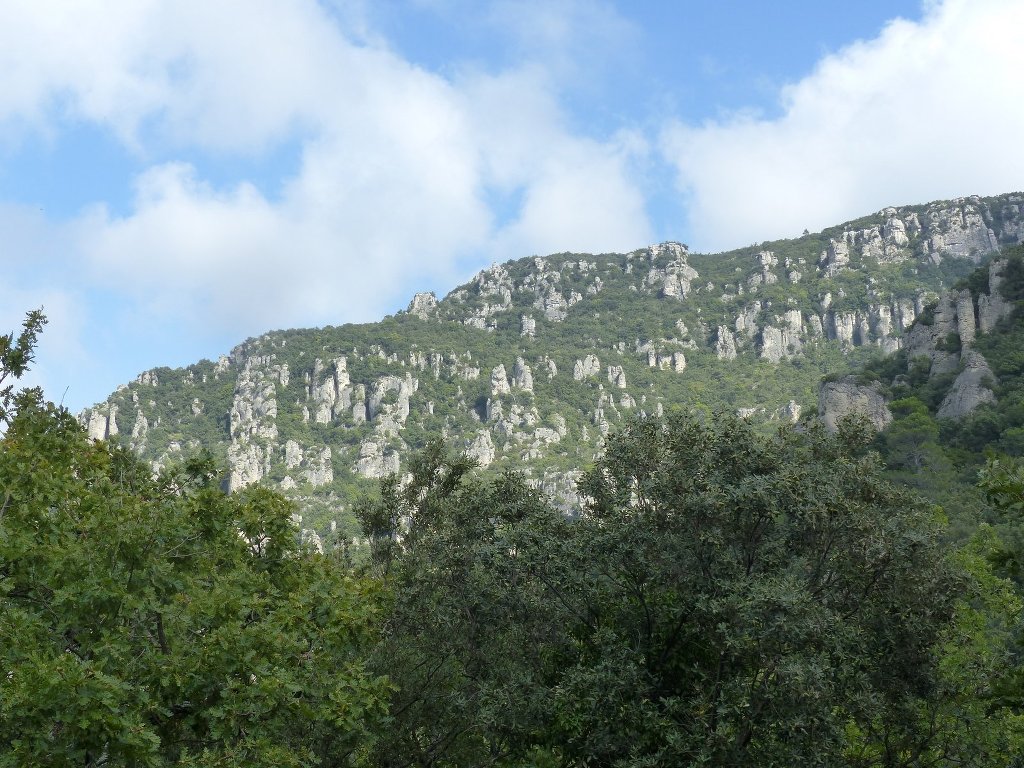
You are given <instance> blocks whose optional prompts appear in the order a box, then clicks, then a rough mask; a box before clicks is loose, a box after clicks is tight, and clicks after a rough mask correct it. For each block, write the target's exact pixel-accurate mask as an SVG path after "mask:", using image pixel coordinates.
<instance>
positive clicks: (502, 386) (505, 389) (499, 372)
mask: <svg viewBox="0 0 1024 768" xmlns="http://www.w3.org/2000/svg"><path fill="white" fill-rule="evenodd" d="M511 391H512V387H511V386H509V383H508V374H507V373H506V372H505V365H504V363H498V365H497V366H495V367H494V369H492V370H491V397H498V396H500V395H507V394H509V393H510V392H511Z"/></svg>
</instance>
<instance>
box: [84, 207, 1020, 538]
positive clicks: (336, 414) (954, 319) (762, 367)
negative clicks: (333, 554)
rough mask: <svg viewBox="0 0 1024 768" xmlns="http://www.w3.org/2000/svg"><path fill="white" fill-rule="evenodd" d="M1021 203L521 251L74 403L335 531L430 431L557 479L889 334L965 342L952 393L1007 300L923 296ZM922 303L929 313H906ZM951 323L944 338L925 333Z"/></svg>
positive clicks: (1013, 233) (984, 248)
mask: <svg viewBox="0 0 1024 768" xmlns="http://www.w3.org/2000/svg"><path fill="white" fill-rule="evenodd" d="M1022 205H1024V195H1020V194H1010V195H1002V196H999V197H994V198H978V197H972V198H964V199H959V200H954V201H947V202H937V203H931V204H928V205H923V206H911V207H904V208H887V209H885V210H883V211H881V212H879V213H877V214H874V215H872V216H868V217H865V218H862V219H858V220H856V221H853V222H849V223H847V224H843V225H840V226H837V227H833V228H830V229H827V230H825V231H823V232H821V233H816V234H807V235H805V236H803V237H801V238H799V239H795V240H782V241H776V242H765V243H761V244H760V245H753V246H750V247H748V248H743V249H739V250H735V251H730V252H728V253H721V254H698V253H691V252H689V250H688V249H687V247H686V246H685V245H682V244H680V243H662V244H659V245H654V246H650V247H646V248H641V249H639V250H636V251H633V252H632V253H627V254H617V253H609V254H596V255H595V254H557V255H552V256H547V257H544V258H526V259H520V260H518V261H513V262H509V263H506V264H501V265H495V266H492V267H490V268H489V269H485V270H483V271H482V272H480V273H479V274H478V275H477V276H476V277H475V278H474V279H473V280H472V281H471V282H470V283H468V284H466V285H463V286H460V287H458V288H456V289H455V290H453V291H452V292H451V293H449V294H448V295H447V296H446V297H445V298H444V299H443V300H440V301H438V300H437V299H436V297H434V296H433V295H432V294H417V295H416V296H415V297H414V298H413V299H412V301H411V302H410V304H409V307H408V309H407V310H406V311H405V312H401V313H398V314H397V315H395V316H391V317H387V318H385V319H383V320H382V321H381V322H378V323H372V324H364V325H344V326H338V327H326V328H318V329H304V330H285V331H273V332H270V333H267V334H264V335H263V336H260V337H258V338H255V339H249V340H247V341H245V342H244V343H242V344H240V345H239V346H237V347H236V348H235V349H233V350H232V351H231V353H230V354H228V355H225V356H223V357H221V358H220V359H219V360H217V361H216V362H211V361H206V360H204V361H200V362H198V363H196V364H195V365H191V366H189V367H187V368H184V369H168V368H158V369H155V370H151V371H146V372H144V373H142V374H140V375H139V377H138V378H137V379H136V380H135V381H133V382H131V383H130V384H127V385H123V386H122V387H120V388H119V389H118V391H117V392H115V393H114V394H112V395H111V396H110V397H109V398H108V399H107V400H106V401H105V402H104V403H101V404H99V405H97V406H95V407H93V408H91V409H88V410H87V411H85V412H84V413H83V414H82V416H81V418H82V420H83V423H85V424H86V425H87V426H88V429H89V432H90V434H91V436H93V437H94V438H97V439H103V438H107V439H110V438H114V437H115V436H116V437H117V439H120V440H123V441H125V442H126V443H127V444H129V445H131V446H132V448H134V449H135V450H136V451H138V452H139V453H140V454H141V455H142V456H143V457H145V458H146V459H147V460H149V461H151V462H153V464H154V466H160V465H162V464H165V463H166V462H168V461H171V460H173V459H175V458H176V457H177V456H179V455H181V454H182V453H183V452H186V451H189V450H191V449H194V448H197V447H200V446H204V447H207V448H209V449H210V450H212V451H213V452H214V453H215V454H216V455H217V456H219V457H220V459H221V460H222V461H223V462H224V464H225V467H226V468H227V481H226V482H227V485H228V487H229V488H230V489H237V488H239V487H241V486H244V485H246V484H248V483H253V482H264V483H268V484H270V485H272V486H274V487H277V488H280V489H282V490H284V491H285V492H287V493H288V494H290V495H293V496H295V497H296V498H298V499H299V500H300V502H301V504H302V505H303V507H304V509H305V513H304V514H305V516H306V525H307V527H308V530H309V533H308V534H307V535H309V536H311V537H312V536H319V537H324V536H330V535H334V536H350V535H354V533H355V528H354V525H353V523H352V521H351V519H350V518H349V516H348V514H347V509H348V505H349V504H350V503H351V499H352V498H353V495H354V494H356V493H358V492H359V491H360V489H361V488H364V487H365V486H367V485H368V484H369V483H370V482H371V481H372V480H374V479H375V478H379V477H381V476H383V475H386V474H388V473H392V472H397V473H401V472H402V471H403V467H404V465H405V462H406V459H407V456H408V452H409V451H410V450H411V449H415V448H417V447H419V446H421V445H422V444H423V443H424V442H425V441H427V440H428V439H430V438H432V437H436V436H442V437H444V438H445V439H447V440H448V441H449V442H450V443H452V444H455V445H458V446H462V447H464V448H465V449H466V450H467V452H468V453H469V454H470V455H472V456H474V457H475V458H476V459H477V460H478V461H479V462H480V463H481V464H482V465H484V466H489V467H492V468H494V469H504V468H516V469H520V470H522V471H524V472H525V473H527V475H528V477H529V478H530V479H531V480H532V482H534V483H535V484H537V485H540V486H542V487H544V488H545V489H547V490H548V491H549V492H551V493H552V494H553V495H555V496H556V497H559V496H561V497H563V498H565V497H569V496H571V495H572V493H573V486H574V478H575V473H576V471H577V469H578V468H579V467H580V466H583V465H586V464H587V463H588V462H590V461H591V460H592V458H593V456H594V455H595V452H597V451H598V450H600V445H601V440H602V438H603V436H604V435H605V434H606V433H607V432H608V430H609V429H610V428H613V427H614V425H615V424H616V423H617V422H618V421H620V420H621V419H622V418H624V417H625V416H627V415H628V414H630V413H633V412H658V411H660V410H662V409H666V408H673V407H700V408H707V409H714V408H726V409H731V410H738V411H740V412H741V413H743V414H748V415H751V416H754V417H756V418H763V419H766V420H773V419H775V420H778V419H786V420H796V419H798V418H800V416H801V414H803V413H807V412H808V411H813V410H815V409H816V407H817V385H818V382H819V381H820V379H821V377H822V376H823V375H827V374H829V373H831V372H833V371H836V370H839V369H845V368H847V367H848V366H849V365H850V363H851V361H853V362H855V361H857V360H864V359H867V358H870V357H872V356H878V355H879V354H881V353H892V352H895V351H897V350H900V349H901V348H907V349H908V350H909V351H910V352H911V353H912V354H917V353H919V352H920V353H923V354H927V355H929V358H930V360H931V365H932V366H933V367H936V368H937V369H943V366H946V367H949V369H950V371H952V370H953V369H954V368H959V366H960V364H961V359H964V360H965V362H964V368H963V371H964V373H961V374H957V375H960V376H965V374H966V372H967V371H971V372H972V373H970V375H969V376H965V378H964V382H963V386H962V387H961V388H960V391H961V392H970V391H972V390H970V387H971V386H972V385H971V384H970V382H969V381H968V379H970V380H971V381H974V380H975V379H977V380H978V381H982V380H984V377H985V372H984V370H983V368H982V367H980V366H981V363H980V362H978V361H977V360H975V358H973V357H971V356H970V350H971V344H970V338H972V337H971V333H972V332H973V331H972V328H973V329H975V330H976V329H977V328H979V327H980V328H981V329H982V330H984V329H986V328H987V327H989V326H990V325H991V324H992V323H994V322H996V321H997V320H998V318H999V317H1002V316H1003V315H1004V314H1005V313H1006V311H1007V310H1006V307H1005V306H1004V305H1002V304H1000V298H999V295H1000V294H999V292H998V291H996V290H989V291H987V292H986V294H985V295H986V296H988V298H987V299H986V300H985V302H982V301H981V299H980V298H976V299H973V300H972V299H971V295H970V293H968V297H967V299H965V298H964V296H963V294H956V295H954V294H949V296H950V297H951V298H948V299H943V301H942V302H941V303H940V304H939V305H938V306H937V307H936V308H935V309H934V311H933V310H931V309H928V308H929V306H930V305H931V304H933V303H934V302H935V301H936V300H937V299H938V298H939V296H940V294H943V292H944V291H946V290H947V289H949V288H951V287H952V286H954V285H955V284H956V283H957V281H959V280H961V279H963V278H964V277H965V276H967V275H968V274H970V273H971V271H972V270H973V269H974V267H975V266H976V265H977V264H978V263H979V262H981V260H982V259H984V258H985V257H986V256H987V255H988V254H990V253H992V252H993V251H995V250H997V249H998V248H999V247H1001V246H1003V245H1012V244H1017V243H1020V242H1022V241H1024V221H1022V217H1021V206H1022ZM993 269H996V267H993ZM993 274H996V273H993ZM994 279H995V280H998V277H995V278H994ZM965 301H968V302H970V301H973V302H974V303H972V305H971V306H972V312H971V313H970V314H971V318H975V324H974V325H973V326H972V325H971V324H970V323H969V322H968V320H967V316H968V313H967V312H966V304H965V303H964V302H965ZM922 313H924V314H925V320H929V319H930V320H931V322H930V324H929V323H927V322H925V323H922V322H918V323H917V325H916V326H915V325H914V321H915V319H919V318H920V316H921V315H922ZM929 313H931V314H929ZM911 328H914V330H913V331H911V330H910V329H911ZM919 329H927V330H919ZM908 331H910V332H909V333H908ZM954 331H955V332H956V333H957V334H958V335H959V339H960V344H961V347H959V348H957V349H956V351H955V352H954V351H953V350H952V348H945V347H944V346H943V345H944V344H946V343H947V339H946V337H948V336H949V335H950V334H952V333H953V332H954ZM943 334H945V336H943ZM965 340H966V341H965ZM949 343H950V344H952V342H951V341H950V342H949ZM964 350H966V352H965V351H964ZM965 354H966V355H967V357H966V358H964V355H965ZM954 356H955V359H954ZM943 370H944V369H943ZM958 380H959V379H958ZM970 397H971V396H970V395H965V398H966V399H967V400H970ZM963 400H964V398H961V399H960V401H956V399H955V398H954V401H951V403H950V405H949V406H948V408H949V409H953V410H956V409H960V410H963V408H964V407H965V405H964V402H962V401H963Z"/></svg>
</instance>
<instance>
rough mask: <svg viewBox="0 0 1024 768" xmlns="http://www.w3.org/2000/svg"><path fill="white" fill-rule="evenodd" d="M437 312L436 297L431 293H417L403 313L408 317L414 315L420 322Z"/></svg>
mask: <svg viewBox="0 0 1024 768" xmlns="http://www.w3.org/2000/svg"><path fill="white" fill-rule="evenodd" d="M436 310H437V296H435V295H434V292H433V291H430V292H429V293H417V294H416V295H415V296H413V297H412V301H410V302H409V307H408V309H406V310H405V311H406V312H408V313H409V314H410V315H415V316H416V317H418V318H420V320H426V319H427V318H429V317H430V316H431V315H433V314H434V312H435V311H436Z"/></svg>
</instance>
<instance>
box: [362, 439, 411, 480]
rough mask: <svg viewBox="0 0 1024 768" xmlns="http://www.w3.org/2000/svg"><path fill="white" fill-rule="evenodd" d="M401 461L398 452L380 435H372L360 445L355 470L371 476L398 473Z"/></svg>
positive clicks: (385, 475) (376, 476) (363, 475)
mask: <svg viewBox="0 0 1024 768" xmlns="http://www.w3.org/2000/svg"><path fill="white" fill-rule="evenodd" d="M399 466H400V461H399V457H398V452H397V451H394V450H391V449H389V448H387V447H385V444H384V442H383V441H382V440H381V439H379V438H378V437H376V436H374V437H370V438H368V439H366V440H364V441H363V442H362V443H361V444H360V446H359V459H358V460H357V461H356V464H355V467H354V468H353V470H354V471H355V473H356V474H357V475H360V476H362V477H370V478H381V477H387V476H388V475H396V474H398V469H399Z"/></svg>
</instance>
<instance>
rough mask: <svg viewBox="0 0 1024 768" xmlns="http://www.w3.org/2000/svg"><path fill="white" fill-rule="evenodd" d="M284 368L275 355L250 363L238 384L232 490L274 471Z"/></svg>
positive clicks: (233, 410) (231, 422) (233, 403)
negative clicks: (272, 469) (278, 398)
mask: <svg viewBox="0 0 1024 768" xmlns="http://www.w3.org/2000/svg"><path fill="white" fill-rule="evenodd" d="M281 378H282V367H281V366H280V365H277V364H275V362H274V356H273V355H266V356H254V357H250V358H248V359H247V360H246V362H245V365H244V366H243V368H242V371H241V373H239V375H238V379H237V380H236V381H235V391H234V396H233V398H232V401H231V410H230V411H229V413H228V419H229V434H230V436H231V444H230V445H229V447H228V468H229V470H230V472H229V476H228V490H229V491H235V490H237V489H239V488H242V487H243V486H246V485H249V484H250V483H253V482H256V481H257V480H259V479H260V478H261V477H263V476H264V475H266V474H268V473H269V471H270V460H271V456H272V454H273V450H274V441H275V440H277V397H276V388H277V385H278V384H279V383H280V381H281Z"/></svg>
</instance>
